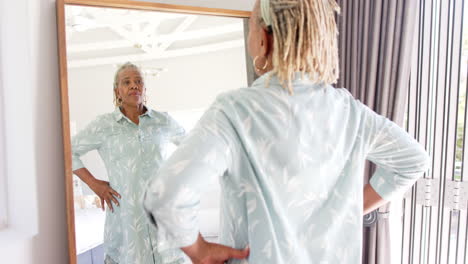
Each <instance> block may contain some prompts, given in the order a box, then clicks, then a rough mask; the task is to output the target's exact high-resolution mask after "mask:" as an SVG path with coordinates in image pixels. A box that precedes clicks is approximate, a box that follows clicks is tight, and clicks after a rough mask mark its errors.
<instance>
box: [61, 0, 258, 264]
mask: <svg viewBox="0 0 468 264" xmlns="http://www.w3.org/2000/svg"><path fill="white" fill-rule="evenodd" d="M65 5H77V6H93V7H105V8H124V9H132V10H142V11H159V12H173V13H186V14H195V15H213V16H225V17H237V18H248V17H250V13H251V12H248V11H240V10H229V9H219V8H206V7H195V6H182V5H171V4H161V3H152V2H141V1H133V0H57V38H58V54H59V67H60V73H59V76H60V92H61V96H60V98H61V110H62V134H63V150H64V156H65V157H64V161H65V176H66V177H65V196H66V197H65V201H66V206H67V226H68V228H67V235H68V255H69V263H70V264H76V263H77V255H76V238H75V211H74V210H75V209H74V201H73V172H72V157H71V135H70V110H69V98H68V71H67V47H66V31H65Z"/></svg>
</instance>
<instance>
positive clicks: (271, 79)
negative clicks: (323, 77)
mask: <svg viewBox="0 0 468 264" xmlns="http://www.w3.org/2000/svg"><path fill="white" fill-rule="evenodd" d="M267 82H268V83H269V84H270V86H279V87H282V85H281V82H280V80H279V79H278V77H277V76H276V75H273V73H272V72H267V73H265V74H263V75H262V76H260V77H259V78H258V79H257V80H255V81H254V82H253V83H252V87H266V83H267ZM291 84H292V86H293V88H294V90H296V89H297V88H299V87H301V86H303V85H307V84H308V85H309V86H310V85H312V86H313V87H320V86H323V83H315V82H314V81H312V80H311V79H310V78H309V76H308V75H307V74H304V75H303V74H302V73H301V72H296V73H295V74H294V78H293V80H292V81H291ZM314 84H315V85H314Z"/></svg>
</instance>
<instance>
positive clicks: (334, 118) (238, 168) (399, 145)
mask: <svg viewBox="0 0 468 264" xmlns="http://www.w3.org/2000/svg"><path fill="white" fill-rule="evenodd" d="M299 76H300V75H297V78H296V79H295V81H293V83H292V85H293V89H294V94H293V95H290V94H288V92H287V91H285V89H283V88H282V87H281V85H280V82H279V81H278V79H277V78H276V77H275V76H272V77H271V80H270V82H269V83H270V84H269V87H265V83H266V81H267V78H268V77H269V76H268V74H266V75H264V76H262V77H261V78H259V79H257V80H256V81H255V82H254V84H253V86H252V87H251V88H245V89H239V90H236V91H232V92H228V93H226V94H223V95H221V96H219V97H218V98H217V99H216V101H215V102H214V104H213V105H212V106H211V107H210V109H209V110H208V111H207V112H206V113H205V114H204V116H203V117H202V119H201V120H200V122H199V123H198V124H197V126H196V128H195V129H194V130H193V131H192V132H191V133H190V134H189V136H188V137H187V138H186V139H185V140H184V141H183V142H182V144H181V146H180V147H179V148H178V149H177V150H176V151H175V152H174V153H173V155H172V156H171V157H170V158H169V159H168V161H167V162H166V163H164V165H163V166H162V167H161V169H160V170H159V171H158V173H157V175H156V177H154V178H153V179H152V181H151V184H150V185H149V187H148V189H147V192H146V195H145V200H144V206H145V209H146V210H147V212H148V214H149V215H151V216H152V218H153V221H154V222H155V223H156V225H157V226H158V227H159V228H158V243H160V246H161V247H162V248H178V247H184V246H188V245H191V244H193V243H194V242H195V240H196V238H197V235H198V232H199V225H198V218H197V210H198V207H199V197H200V193H201V192H203V190H204V188H205V186H207V183H208V182H210V181H213V180H214V179H215V178H217V177H218V178H219V181H220V184H221V188H222V192H221V193H222V197H221V219H220V228H221V230H220V243H222V244H224V245H227V246H230V247H234V248H239V249H242V248H244V247H246V246H247V245H249V246H250V256H249V258H248V260H230V261H229V263H252V264H262V263H275V264H282V263H284V264H286V263H304V264H314V263H320V264H323V263H330V264H335V263H350V264H356V263H360V262H361V237H362V214H363V171H364V165H365V160H366V159H368V160H371V161H372V162H374V163H375V164H377V166H378V169H377V171H376V173H375V174H374V175H373V177H372V179H371V185H372V186H373V188H374V189H375V190H376V191H377V193H379V194H380V195H381V196H382V197H383V198H384V199H386V200H390V199H391V198H392V197H394V196H395V195H399V194H403V193H404V192H405V191H406V190H407V189H408V188H409V187H410V186H411V185H412V184H413V183H414V182H415V181H416V180H417V179H418V178H419V177H420V176H422V174H423V172H424V171H425V170H426V169H427V167H428V156H427V154H426V152H425V151H424V149H423V148H422V147H421V146H420V145H419V144H418V142H416V141H415V140H414V139H413V138H412V137H410V136H409V135H408V134H407V133H406V132H405V131H404V130H403V129H401V128H400V127H398V126H397V125H396V124H394V123H393V122H391V121H390V120H388V119H386V118H384V117H382V116H380V115H378V114H376V113H375V112H373V111H371V110H370V109H369V108H367V107H366V106H365V105H363V104H362V103H360V102H359V101H357V100H355V99H354V98H353V97H352V96H351V94H350V93H349V92H348V91H347V90H345V89H335V88H333V87H331V86H329V85H324V84H314V83H312V82H311V81H310V80H308V79H307V78H303V79H301V78H299Z"/></svg>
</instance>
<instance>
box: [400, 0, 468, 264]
mask: <svg viewBox="0 0 468 264" xmlns="http://www.w3.org/2000/svg"><path fill="white" fill-rule="evenodd" d="M418 2H419V17H418V25H417V27H418V31H417V32H418V36H417V37H416V40H415V42H414V57H413V66H412V70H411V80H410V83H409V87H410V89H409V93H408V104H407V117H406V128H407V130H408V132H409V133H410V134H411V135H413V136H414V137H415V138H416V139H418V141H419V142H420V143H421V144H422V145H424V147H425V148H426V150H427V151H428V152H429V154H430V155H431V158H432V166H431V168H430V170H429V172H428V173H426V175H424V178H423V179H421V180H419V181H418V182H417V184H416V185H415V186H414V187H413V189H412V190H411V192H409V193H407V195H406V196H405V199H404V200H403V203H402V207H403V217H402V221H401V223H400V224H401V230H402V232H401V236H400V242H401V245H400V246H401V256H400V259H399V260H396V259H394V261H395V263H397V262H399V263H437V264H452V263H454V264H455V263H468V262H467V261H468V255H467V254H468V253H467V246H468V245H467V243H468V242H467V239H468V229H467V224H468V214H467V207H468V200H467V199H468V184H467V181H468V175H467V173H468V151H465V149H466V148H467V147H468V141H467V136H468V127H467V124H468V113H467V108H466V103H467V90H468V83H467V63H468V17H467V16H468V5H467V4H468V3H467V1H466V0H454V1H445V0H432V1H424V0H419V1H418ZM393 239H395V238H393Z"/></svg>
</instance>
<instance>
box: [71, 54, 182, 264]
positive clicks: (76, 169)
mask: <svg viewBox="0 0 468 264" xmlns="http://www.w3.org/2000/svg"><path fill="white" fill-rule="evenodd" d="M145 98H146V88H145V85H144V81H143V77H142V74H141V71H140V70H139V68H138V67H137V66H135V65H134V64H131V63H126V64H124V65H122V66H121V67H120V68H119V69H118V70H117V72H116V73H115V78H114V102H115V104H116V108H115V110H114V112H112V113H108V114H103V115H100V116H98V117H97V118H96V119H95V120H94V121H92V122H91V123H90V124H89V125H88V126H87V127H86V128H85V129H83V130H82V131H80V132H79V133H78V134H77V135H76V136H75V137H74V138H73V140H72V152H73V153H72V155H73V173H75V174H76V175H77V176H78V177H80V178H81V180H83V181H84V182H85V183H86V184H87V185H88V186H89V187H90V188H91V190H93V191H94V192H95V193H96V194H97V195H98V196H99V198H100V199H101V205H102V208H103V210H104V203H106V204H107V213H106V222H105V227H104V229H105V230H104V251H105V254H106V260H105V263H118V264H136V263H139V264H150V263H151V264H160V263H182V262H183V259H184V255H183V253H182V252H181V251H180V250H178V249H177V250H170V251H165V252H160V251H159V250H158V248H157V246H156V241H155V240H154V239H155V235H154V234H155V229H154V227H153V226H152V225H150V224H149V221H148V220H147V218H146V216H145V213H144V210H143V207H142V206H141V199H142V194H143V192H144V190H145V187H146V185H147V183H148V180H149V179H150V176H152V175H154V174H155V172H156V170H157V169H158V168H159V166H160V165H161V163H162V161H163V157H164V151H165V150H166V149H165V148H166V147H167V144H168V143H170V142H173V143H175V144H178V143H179V141H180V139H181V138H182V137H183V136H184V129H183V128H182V127H181V126H179V125H178V124H177V123H176V121H174V120H173V119H172V118H171V117H170V116H169V115H168V114H166V113H162V112H157V111H154V110H151V109H149V108H148V107H147V106H146V105H145V103H146V102H145V101H146V100H145ZM92 150H97V151H98V153H99V155H100V156H101V158H102V160H103V161H104V165H105V167H106V169H107V173H108V176H109V182H106V181H102V180H98V179H96V178H95V177H94V176H93V175H92V173H91V172H90V171H89V170H88V169H86V167H85V166H84V165H83V163H82V162H81V160H80V157H81V156H82V155H84V154H85V153H87V152H89V151H92Z"/></svg>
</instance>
